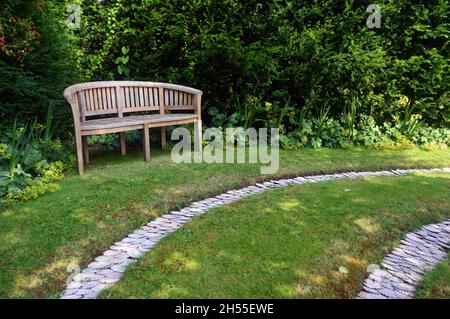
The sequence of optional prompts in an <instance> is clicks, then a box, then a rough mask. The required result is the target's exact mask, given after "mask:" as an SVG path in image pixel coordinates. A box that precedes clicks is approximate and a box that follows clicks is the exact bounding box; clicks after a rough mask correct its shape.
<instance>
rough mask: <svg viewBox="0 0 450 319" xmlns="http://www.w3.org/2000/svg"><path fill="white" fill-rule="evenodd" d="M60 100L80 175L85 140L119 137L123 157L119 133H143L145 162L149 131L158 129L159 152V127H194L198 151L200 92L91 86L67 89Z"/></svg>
mask: <svg viewBox="0 0 450 319" xmlns="http://www.w3.org/2000/svg"><path fill="white" fill-rule="evenodd" d="M64 97H65V98H66V100H67V101H68V102H69V103H70V106H71V107H72V113H73V121H74V128H75V140H76V146H77V159H78V171H79V173H80V175H82V174H83V171H84V166H83V159H84V162H85V163H89V152H88V143H87V137H88V136H91V135H101V134H108V133H119V141H120V149H121V153H122V155H125V154H126V147H125V135H124V132H126V131H131V130H142V133H143V134H142V135H143V144H144V159H145V160H146V161H149V160H150V140H149V132H148V128H153V127H161V142H162V146H163V148H164V147H165V144H166V132H165V128H164V127H167V126H171V125H179V124H186V123H194V132H195V135H196V143H195V146H196V149H195V151H201V147H202V143H201V141H202V120H201V98H202V91H200V90H196V89H193V88H189V87H185V86H181V85H174V84H167V83H156V82H130V81H120V82H119V81H112V82H92V83H83V84H77V85H73V86H70V87H68V88H67V89H65V90H64ZM183 111H188V112H183Z"/></svg>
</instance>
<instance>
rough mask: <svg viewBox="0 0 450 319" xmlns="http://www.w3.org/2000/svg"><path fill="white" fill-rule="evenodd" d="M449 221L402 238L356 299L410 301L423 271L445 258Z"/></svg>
mask: <svg viewBox="0 0 450 319" xmlns="http://www.w3.org/2000/svg"><path fill="white" fill-rule="evenodd" d="M449 249H450V219H448V220H446V221H443V222H441V223H438V224H429V225H425V226H422V227H421V228H420V229H419V230H417V231H415V232H411V233H408V234H406V235H405V237H404V238H403V240H402V241H401V245H400V246H399V247H397V248H395V249H394V250H392V251H391V253H390V254H389V255H387V256H386V257H384V259H383V262H382V266H383V267H382V268H381V269H376V270H374V271H372V272H371V273H370V275H369V277H368V278H367V279H366V280H364V283H363V289H362V291H361V292H360V293H359V294H358V296H357V298H358V299H411V298H414V293H415V291H416V286H417V284H418V283H419V282H420V281H421V280H422V279H423V277H424V275H425V273H426V272H428V271H431V270H432V269H433V268H434V266H436V265H437V264H438V263H439V262H441V261H443V260H445V259H446V258H447V250H449Z"/></svg>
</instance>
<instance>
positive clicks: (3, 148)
mask: <svg viewBox="0 0 450 319" xmlns="http://www.w3.org/2000/svg"><path fill="white" fill-rule="evenodd" d="M7 151H8V145H6V144H0V158H1V157H3V158H4V159H8V158H9V155H8V153H7Z"/></svg>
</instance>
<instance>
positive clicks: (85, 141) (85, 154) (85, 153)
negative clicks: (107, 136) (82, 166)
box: [82, 136, 90, 164]
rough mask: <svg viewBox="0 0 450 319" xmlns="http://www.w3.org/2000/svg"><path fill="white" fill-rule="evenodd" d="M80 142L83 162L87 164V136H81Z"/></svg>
mask: <svg viewBox="0 0 450 319" xmlns="http://www.w3.org/2000/svg"><path fill="white" fill-rule="evenodd" d="M82 141H83V155H84V162H85V163H86V164H89V162H90V161H89V149H88V137H87V136H83V137H82Z"/></svg>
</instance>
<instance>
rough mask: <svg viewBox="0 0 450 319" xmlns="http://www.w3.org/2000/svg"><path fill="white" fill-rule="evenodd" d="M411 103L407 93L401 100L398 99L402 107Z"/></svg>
mask: <svg viewBox="0 0 450 319" xmlns="http://www.w3.org/2000/svg"><path fill="white" fill-rule="evenodd" d="M408 103H409V98H408V97H407V96H405V95H403V96H402V97H401V98H400V99H399V100H398V105H399V106H400V107H405V106H406V105H408Z"/></svg>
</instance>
